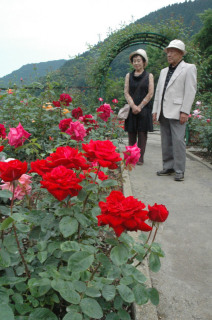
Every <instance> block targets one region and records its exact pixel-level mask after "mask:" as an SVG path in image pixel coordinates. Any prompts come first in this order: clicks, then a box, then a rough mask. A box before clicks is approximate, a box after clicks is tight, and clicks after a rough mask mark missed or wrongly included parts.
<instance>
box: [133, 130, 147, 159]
mask: <svg viewBox="0 0 212 320" xmlns="http://www.w3.org/2000/svg"><path fill="white" fill-rule="evenodd" d="M128 139H129V146H133V145H134V144H135V143H136V142H137V140H138V142H137V145H138V147H139V148H140V149H141V155H140V159H139V161H140V162H144V153H145V149H146V142H147V132H136V133H134V132H128Z"/></svg>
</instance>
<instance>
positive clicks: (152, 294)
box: [147, 288, 159, 306]
mask: <svg viewBox="0 0 212 320" xmlns="http://www.w3.org/2000/svg"><path fill="white" fill-rule="evenodd" d="M147 292H148V296H149V298H150V301H151V302H152V304H154V305H155V306H157V305H158V304H159V293H158V291H157V290H156V289H155V288H149V289H147Z"/></svg>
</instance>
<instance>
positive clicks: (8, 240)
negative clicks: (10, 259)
mask: <svg viewBox="0 0 212 320" xmlns="http://www.w3.org/2000/svg"><path fill="white" fill-rule="evenodd" d="M3 244H4V246H5V248H6V249H7V251H8V252H9V253H13V254H15V253H18V246H17V242H16V240H15V237H14V236H13V235H7V237H5V238H4V241H3Z"/></svg>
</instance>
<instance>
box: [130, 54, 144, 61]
mask: <svg viewBox="0 0 212 320" xmlns="http://www.w3.org/2000/svg"><path fill="white" fill-rule="evenodd" d="M136 57H141V58H142V60H143V63H145V62H146V59H144V57H142V56H141V55H140V54H137V53H136V54H134V55H133V56H132V57H131V59H130V61H131V62H132V63H133V58H136Z"/></svg>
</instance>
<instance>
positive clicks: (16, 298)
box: [12, 293, 23, 304]
mask: <svg viewBox="0 0 212 320" xmlns="http://www.w3.org/2000/svg"><path fill="white" fill-rule="evenodd" d="M12 299H13V301H14V302H15V303H20V304H23V297H22V295H21V294H20V293H15V294H14V295H13V296H12Z"/></svg>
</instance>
